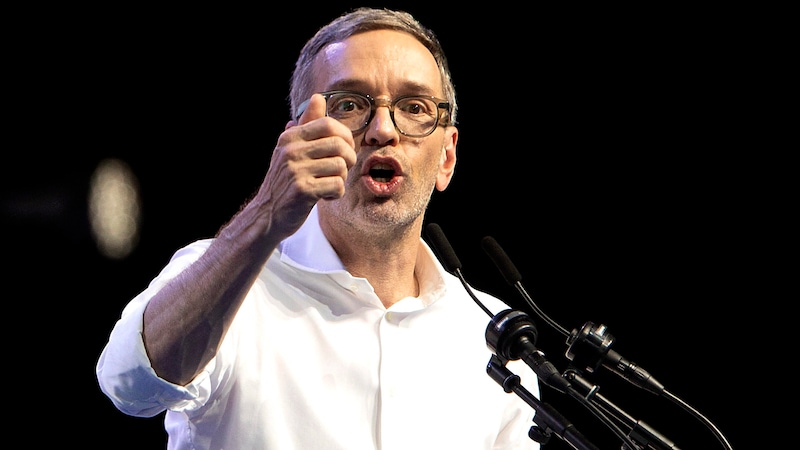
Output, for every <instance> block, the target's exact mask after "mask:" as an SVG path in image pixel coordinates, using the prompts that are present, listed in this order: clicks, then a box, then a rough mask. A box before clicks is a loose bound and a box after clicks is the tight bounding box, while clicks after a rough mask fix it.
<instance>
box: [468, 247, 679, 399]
mask: <svg viewBox="0 0 800 450" xmlns="http://www.w3.org/2000/svg"><path fill="white" fill-rule="evenodd" d="M481 246H482V247H483V250H484V251H485V252H486V254H487V255H489V257H490V258H491V259H492V261H493V262H494V264H495V266H497V269H498V270H499V271H500V273H501V274H502V275H503V278H505V280H506V282H507V283H508V284H510V285H512V286H514V287H516V288H517V291H519V293H520V294H521V295H522V297H523V298H524V299H525V301H526V302H527V303H528V305H529V306H530V307H531V308H532V309H533V310H534V311H535V312H536V314H538V315H539V316H540V317H541V318H542V319H544V320H545V321H546V322H547V323H549V324H550V325H551V326H552V327H553V328H555V329H556V330H558V331H560V332H561V333H562V334H564V335H565V336H567V344H568V345H569V348H568V349H567V352H566V357H567V358H568V359H569V360H570V361H572V362H573V363H575V364H576V365H578V366H580V367H582V368H583V369H584V370H587V371H589V372H594V371H595V370H596V369H597V367H599V366H600V365H601V364H602V365H603V366H604V367H606V368H608V369H609V370H611V371H612V372H614V373H616V374H617V375H619V376H621V377H622V378H624V379H626V380H628V381H629V382H631V383H632V384H634V385H635V386H638V387H640V388H642V389H644V390H646V391H649V392H652V393H654V394H656V395H660V394H661V393H662V392H663V391H664V385H662V384H661V383H659V382H658V381H656V379H655V378H653V377H652V376H651V375H650V374H649V373H648V372H647V371H646V370H644V369H642V368H641V367H639V366H638V365H636V364H634V363H632V362H630V361H628V360H626V359H625V358H623V357H622V356H621V355H620V354H619V353H617V352H616V351H614V350H611V349H610V347H611V344H612V343H613V342H614V337H613V336H612V335H611V334H610V333H607V332H606V327H605V325H599V326H595V325H594V323H592V322H587V323H586V324H584V326H583V328H581V329H580V330H572V332H571V333H567V330H566V328H564V327H562V326H560V325H559V324H557V323H556V322H555V321H553V320H551V319H550V318H549V317H548V316H547V315H546V314H544V312H543V311H542V310H541V309H540V308H539V307H538V306H537V305H536V303H534V301H533V299H532V298H531V296H530V295H529V294H528V292H527V291H526V290H525V287H524V286H523V285H522V281H521V280H522V275H520V273H519V271H518V270H517V268H516V267H515V266H514V263H512V262H511V259H510V258H509V257H508V255H506V252H505V251H503V249H502V248H501V247H500V244H498V243H497V241H496V240H495V239H494V238H492V237H491V236H486V237H484V238H483V240H482V241H481Z"/></svg>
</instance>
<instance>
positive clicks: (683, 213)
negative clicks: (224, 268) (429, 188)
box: [2, 3, 788, 449]
mask: <svg viewBox="0 0 800 450" xmlns="http://www.w3.org/2000/svg"><path fill="white" fill-rule="evenodd" d="M384 5H385V6H389V7H392V6H398V5H396V4H394V5H393V4H391V3H387V4H382V5H381V6H384ZM399 6H400V7H401V8H404V9H407V10H409V11H411V12H412V13H414V14H415V15H416V16H417V17H418V18H419V19H420V20H422V21H423V23H425V24H427V25H429V26H430V27H432V28H433V29H434V30H435V31H436V32H437V34H438V35H439V37H440V39H441V41H442V44H443V46H444V48H445V51H446V52H447V53H448V55H449V60H450V65H451V69H452V71H453V76H454V81H455V84H456V89H457V92H458V95H459V102H460V114H459V122H460V123H459V128H460V141H459V146H458V151H459V153H458V157H459V159H458V163H457V170H456V175H455V177H454V180H453V183H452V184H451V187H450V188H449V189H448V190H447V191H445V192H442V193H436V194H435V195H434V198H433V200H432V203H431V208H430V210H429V213H428V216H427V220H428V222H436V223H438V224H439V225H440V226H441V227H442V229H443V230H444V232H445V234H446V235H447V236H448V238H449V240H450V242H451V244H452V245H453V247H454V248H455V250H456V252H457V254H458V256H459V258H460V260H461V262H462V264H463V272H464V274H465V276H466V278H467V279H468V281H470V283H472V284H473V285H474V286H475V287H476V288H479V289H483V290H487V291H490V292H492V293H494V294H496V295H498V296H500V297H501V298H503V299H504V300H506V301H507V302H508V303H510V304H512V305H513V306H515V307H519V308H524V305H523V304H522V303H521V297H520V296H519V294H518V293H517V291H516V290H515V289H514V288H512V287H511V286H509V285H508V284H506V283H505V281H504V279H503V278H502V276H501V275H500V273H499V272H498V271H497V270H496V268H495V267H494V265H493V264H492V263H491V261H490V260H489V259H488V257H487V256H486V255H485V254H484V253H483V251H482V250H481V248H480V241H481V238H483V237H484V236H493V237H494V238H495V239H496V240H497V241H498V242H499V243H500V245H501V246H502V247H503V248H504V249H505V251H506V253H507V254H508V255H509V256H510V258H511V260H512V261H513V262H514V263H515V265H516V266H517V269H518V270H519V272H520V273H521V274H522V277H523V281H522V282H523V284H524V286H525V287H526V289H527V290H528V292H529V293H530V294H531V295H532V296H533V298H534V300H535V301H536V303H537V304H538V305H539V307H540V308H541V309H543V310H544V311H545V312H546V313H547V314H548V315H549V316H550V317H552V318H553V319H554V320H555V321H556V322H558V323H560V324H561V325H562V326H563V327H565V328H567V329H570V330H571V329H573V328H580V327H581V326H582V325H583V324H584V323H586V322H587V321H592V322H593V323H595V324H604V325H606V326H607V327H608V331H609V332H610V333H611V334H612V335H613V336H614V337H615V338H616V341H615V343H614V345H613V349H615V350H616V351H618V352H619V353H620V354H622V355H623V356H624V357H626V358H627V359H629V360H631V361H633V362H635V363H637V364H639V365H640V366H642V367H643V368H644V369H646V370H647V371H649V372H650V373H651V374H652V375H653V376H655V377H656V378H657V379H658V380H659V381H660V382H662V383H663V384H664V385H665V386H666V388H667V390H668V391H669V392H671V393H672V394H674V395H675V396H677V397H678V398H680V399H682V401H684V402H686V403H687V404H688V405H690V406H691V407H693V408H696V409H697V410H698V411H699V412H700V413H701V414H703V415H705V416H706V417H707V419H709V420H710V421H711V422H712V423H713V424H714V425H715V426H717V427H718V429H719V430H720V431H721V432H722V433H723V434H724V435H725V436H726V438H727V439H728V441H729V442H730V444H731V445H732V446H733V447H734V448H747V445H746V444H745V443H746V442H747V441H748V440H750V439H758V438H760V437H761V436H762V435H763V434H764V432H763V431H762V430H761V427H762V426H763V420H764V419H763V418H762V416H760V415H756V416H754V415H753V410H754V409H756V408H754V406H753V405H752V404H751V403H752V400H750V397H751V396H753V394H754V391H757V390H758V385H756V386H755V387H754V386H753V384H752V383H753V380H754V379H756V380H757V379H758V375H757V373H758V371H757V370H754V368H753V364H754V363H757V362H758V359H759V358H758V357H757V356H755V355H756V354H758V352H759V351H761V350H762V349H764V348H766V347H767V346H768V345H767V344H766V343H758V341H759V340H764V341H766V339H767V332H766V331H764V330H767V329H768V328H769V325H768V324H766V323H765V322H766V319H764V318H765V317H768V316H773V315H775V314H776V313H778V314H779V313H780V306H781V305H780V303H779V302H780V300H782V299H783V298H785V297H783V296H781V295H776V293H775V288H774V287H773V286H774V285H776V284H778V282H780V281H781V279H783V278H786V276H787V272H788V271H787V270H786V269H785V268H784V266H783V265H782V260H780V259H776V258H775V256H774V255H773V254H772V253H771V252H775V251H776V248H777V249H778V250H777V252H778V253H779V254H780V253H782V252H783V251H782V250H781V248H782V246H783V245H784V244H785V239H784V238H783V237H782V235H781V234H780V232H781V229H782V223H783V221H784V215H785V211H786V209H785V208H777V207H776V206H775V204H774V203H773V202H772V201H770V200H768V199H769V198H770V197H772V195H771V192H772V191H773V190H780V189H781V186H782V185H783V184H784V183H786V182H787V181H786V180H785V179H783V178H782V176H781V175H780V174H778V173H775V174H770V173H766V174H765V171H767V169H766V167H774V166H778V167H779V166H781V165H782V163H781V161H780V160H776V159H774V157H773V156H772V155H771V153H769V148H760V149H754V148H753V147H754V146H753V145H752V142H753V139H754V135H755V134H757V133H755V132H754V131H753V122H755V120H756V119H757V118H756V117H754V116H753V114H752V113H753V111H745V110H746V109H747V108H743V107H742V104H743V102H745V101H748V99H749V98H750V96H751V95H752V94H750V93H749V91H748V90H747V89H746V88H747V86H748V81H749V80H750V78H749V77H750V75H748V74H752V73H753V72H752V67H753V65H754V64H759V63H761V62H762V61H760V57H759V56H758V55H757V52H752V51H751V42H752V40H751V38H752V35H753V32H752V31H751V30H750V26H749V25H748V23H749V22H748V21H747V19H746V14H742V11H716V10H715V11H699V10H681V11H678V10H657V9H656V8H650V9H648V10H627V11H614V10H608V9H604V10H577V9H575V10H572V9H567V8H565V9H563V10H559V11H553V10H551V9H545V8H535V7H531V8H530V9H527V10H522V9H518V8H512V7H497V8H492V9H486V8H485V7H481V8H480V9H475V10H470V8H463V7H458V8H456V9H448V8H445V7H443V6H433V5H431V4H426V5H425V6H423V7H419V6H414V5H412V4H400V5H399ZM71 8H72V9H69V10H56V9H47V10H40V11H26V12H25V13H20V16H19V19H20V22H21V23H23V24H24V25H23V26H20V27H19V28H18V33H17V34H16V36H15V37H14V39H13V40H12V41H13V42H12V46H11V47H12V53H13V55H11V56H12V58H13V59H12V61H13V63H12V64H10V66H9V67H10V69H9V73H10V74H11V75H12V76H13V77H14V82H13V83H11V84H10V86H12V87H13V89H12V90H13V91H14V92H13V95H14V97H15V99H18V100H19V101H18V102H14V103H13V108H14V109H13V110H12V111H11V112H12V113H13V114H11V116H12V117H11V118H10V119H9V122H8V123H7V126H8V127H9V128H10V129H11V131H13V132H14V135H15V136H17V138H16V139H14V140H13V141H9V142H8V143H7V144H6V145H7V147H6V149H7V152H6V153H7V155H8V158H7V162H6V163H4V164H3V177H2V183H3V184H2V187H3V189H2V200H3V203H2V207H3V209H2V212H3V226H4V228H5V227H7V229H6V231H5V232H4V238H5V240H6V241H7V242H6V248H7V249H10V250H11V251H10V252H8V253H6V255H7V256H9V260H8V263H9V265H8V266H9V267H10V268H11V271H10V273H11V275H10V276H8V279H7V285H9V286H15V287H14V288H13V289H9V291H10V292H14V294H13V295H10V296H8V297H7V301H8V303H9V304H10V305H13V306H12V309H11V312H12V314H11V315H9V316H7V317H10V318H11V319H10V320H11V321H12V322H16V323H17V326H18V327H20V328H19V331H15V332H13V334H12V336H13V337H11V338H10V343H9V344H10V345H8V346H7V347H8V348H9V352H10V353H9V354H8V356H9V357H10V359H9V360H10V361H13V366H14V367H16V368H18V369H17V371H16V372H14V373H15V374H14V376H13V379H15V380H16V383H15V384H18V385H19V386H21V387H22V388H21V389H20V390H19V392H15V393H14V395H19V396H22V397H21V400H22V401H20V402H19V404H20V405H21V408H22V410H21V414H20V415H19V416H18V417H19V420H21V421H23V422H29V421H38V420H46V421H48V422H49V421H56V422H58V423H60V424H63V425H66V427H65V428H64V430H65V431H63V432H60V433H57V434H50V433H47V432H46V430H40V431H42V433H41V434H39V433H38V432H37V434H36V435H33V436H28V438H29V439H31V440H32V441H34V442H38V443H44V442H50V441H55V442H59V443H71V444H76V445H78V446H84V445H86V446H89V444H92V445H94V446H95V447H93V448H165V436H164V432H163V429H162V424H161V419H162V417H161V416H158V417H156V418H152V419H141V418H133V417H128V416H125V415H123V414H121V413H119V412H118V411H117V410H115V409H114V408H113V406H112V405H111V403H110V402H109V401H108V400H107V399H106V398H105V397H104V396H103V395H102V394H101V392H100V391H99V389H98V388H97V383H96V380H95V378H94V365H95V363H96V360H97V357H98V356H99V353H100V351H101V349H102V346H103V344H104V343H105V341H106V338H107V336H108V333H109V332H110V330H111V327H112V326H113V324H114V321H115V320H116V319H117V317H118V316H119V314H120V312H121V310H122V308H123V307H124V305H125V304H126V303H127V302H128V300H130V298H132V297H133V296H134V295H135V294H136V293H138V292H139V291H140V290H142V289H143V288H144V287H145V286H146V284H147V282H148V281H149V280H150V279H151V278H152V277H153V276H155V275H156V273H157V272H158V271H159V269H160V268H161V267H162V266H163V265H164V264H165V263H166V262H167V260H168V258H169V257H170V255H171V254H172V252H173V251H175V250H176V249H177V248H179V247H180V246H182V245H184V244H187V243H189V242H190V241H193V240H195V239H198V238H203V237H209V236H211V235H213V234H214V233H215V232H216V230H217V229H218V228H219V226H220V225H222V224H223V223H224V222H225V221H226V220H227V219H228V218H229V217H230V216H231V215H232V214H233V213H234V212H235V211H236V210H237V209H238V207H239V205H240V204H241V203H242V202H243V201H244V200H245V199H246V198H247V197H248V196H249V195H250V194H251V193H252V192H253V191H254V190H255V189H256V188H257V186H258V185H259V183H260V181H261V178H262V177H263V174H264V173H265V171H266V169H267V165H268V162H269V158H270V152H271V149H272V147H273V146H274V144H275V142H276V139H277V136H278V134H279V133H280V132H281V131H282V130H283V127H284V125H285V123H286V120H287V118H288V112H287V102H286V96H287V94H288V79H289V76H290V73H291V69H292V67H293V63H294V59H295V57H296V55H297V54H298V52H299V50H300V48H301V46H302V44H303V42H304V41H305V40H306V39H307V38H308V37H310V36H311V34H313V32H314V31H315V30H316V29H317V28H318V27H319V26H321V25H322V24H324V23H325V22H327V21H328V20H330V19H332V18H333V17H334V16H335V15H337V14H339V13H341V12H343V11H344V10H345V9H347V8H346V7H345V6H342V4H338V5H337V6H324V5H323V6H315V7H313V8H311V7H308V6H302V5H289V6H287V9H286V10H282V11H280V12H278V11H263V10H261V9H255V8H253V9H247V8H244V9H236V8H234V7H225V8H222V9H197V8H194V9H187V10H174V9H170V10H159V9H147V10H144V9H135V8H133V7H131V8H130V9H126V8H123V7H121V6H115V7H113V8H110V9H104V10H102V9H101V10H97V9H93V10H85V11H84V10H76V9H74V8H75V7H74V6H73V7H71ZM731 17H736V18H737V20H736V21H732V20H731ZM743 20H744V22H742V21H743ZM733 22H735V25H734V24H733ZM748 68H749V69H748ZM743 113H747V117H744V115H743ZM107 157H116V158H121V159H123V160H125V161H126V162H127V163H128V164H129V165H130V166H131V167H132V169H133V170H134V173H135V174H136V175H137V177H138V180H139V183H140V186H141V196H142V206H143V222H142V236H141V242H140V244H139V246H138V247H137V248H136V250H135V251H134V253H133V254H131V255H130V256H129V257H128V258H126V259H125V260H122V261H114V260H109V259H106V258H104V257H102V256H100V255H99V254H98V252H97V251H96V250H95V247H94V244H93V242H92V240H91V237H90V235H89V229H88V222H87V219H86V195H87V188H88V182H89V177H90V175H91V173H92V171H93V170H94V168H95V166H96V165H97V163H98V162H99V161H101V160H102V159H103V158H107ZM533 317H534V318H535V316H533ZM535 320H536V323H537V326H538V329H539V333H540V335H539V339H538V343H537V345H538V347H539V348H540V349H542V350H543V351H544V352H545V354H546V355H547V357H548V359H549V360H551V361H552V362H553V363H554V364H556V366H558V367H559V368H562V369H563V368H564V367H566V358H565V357H564V352H565V350H566V344H565V340H564V337H563V336H561V335H560V334H558V333H556V332H555V331H554V330H552V329H551V328H548V327H547V325H546V323H545V322H544V321H542V320H539V319H535ZM9 325H11V324H9ZM483 369H484V368H482V367H478V368H476V370H483ZM754 375H756V376H755V377H754ZM435 376H436V377H437V378H439V379H441V377H457V376H458V374H435ZM591 380H592V381H593V382H595V383H597V384H598V385H599V386H601V393H603V394H604V395H605V396H606V398H608V399H610V400H611V401H613V402H614V403H616V404H617V405H618V406H620V407H621V408H622V409H624V410H625V411H626V412H628V413H629V414H631V415H632V416H633V417H634V418H636V419H639V420H643V421H645V422H646V423H648V424H649V425H651V426H652V427H654V428H655V429H656V430H657V431H659V432H661V433H662V434H663V435H664V436H666V437H667V438H668V439H670V440H672V441H673V442H675V444H676V445H677V446H679V447H680V448H682V449H709V448H723V447H722V445H721V443H720V442H719V441H718V440H717V439H716V437H715V436H714V434H713V433H712V432H711V431H710V430H709V429H708V428H706V426H705V425H704V424H703V423H701V422H700V421H699V420H697V419H696V418H695V417H692V415H690V414H689V413H688V412H687V411H685V410H683V409H682V408H680V407H679V406H677V405H676V404H675V403H673V402H670V401H669V400H667V399H666V398H664V397H661V398H659V397H656V396H654V395H652V394H649V393H647V392H645V391H643V390H641V389H638V388H636V387H633V386H632V385H630V384H628V383H626V382H624V381H622V380H621V379H620V378H619V377H616V376H614V375H613V374H610V373H609V372H607V371H605V370H601V371H599V372H598V373H596V374H595V375H594V376H592V378H591ZM12 389H13V388H12ZM465 395H469V393H465ZM498 395H512V394H505V393H503V392H502V389H501V388H500V387H499V386H498ZM543 400H544V401H546V402H548V403H549V404H551V405H553V406H554V407H556V408H557V409H558V411H560V412H561V413H562V414H564V415H565V416H566V417H567V418H568V419H569V420H571V421H572V422H573V423H574V424H575V426H576V427H577V428H578V430H580V431H581V432H582V433H583V434H584V435H586V436H587V437H588V438H589V439H590V440H591V441H592V442H593V443H595V444H596V445H598V446H599V447H600V448H603V449H606V448H619V444H620V442H619V440H618V439H617V438H616V437H615V436H614V435H613V434H612V433H611V431H610V430H609V429H608V428H606V427H604V426H603V425H601V424H600V422H599V421H598V420H597V419H596V418H594V417H592V416H591V415H590V414H588V413H587V412H586V410H585V409H583V408H582V407H580V406H578V405H577V403H576V402H575V401H574V400H572V399H569V398H567V397H565V396H563V395H561V394H558V393H555V392H552V391H549V390H548V388H543ZM44 417H47V419H42V418H44ZM45 428H50V427H49V426H47V427H45ZM545 448H549V449H561V448H568V447H567V446H566V444H564V443H563V442H560V441H559V440H558V439H557V438H555V437H554V438H552V440H551V442H550V443H549V444H548V445H547V446H546V447H545Z"/></svg>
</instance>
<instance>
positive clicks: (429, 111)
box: [397, 98, 436, 116]
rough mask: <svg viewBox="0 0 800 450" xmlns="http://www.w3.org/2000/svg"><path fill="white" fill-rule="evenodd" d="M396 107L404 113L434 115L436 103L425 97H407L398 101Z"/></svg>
mask: <svg viewBox="0 0 800 450" xmlns="http://www.w3.org/2000/svg"><path fill="white" fill-rule="evenodd" d="M397 108H398V109H400V110H401V111H403V113H405V114H406V115H409V116H416V115H425V116H435V115H436V104H435V103H434V102H432V101H431V100H429V99H426V98H407V99H403V100H402V101H401V102H400V103H398V105H397Z"/></svg>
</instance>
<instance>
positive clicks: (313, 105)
mask: <svg viewBox="0 0 800 450" xmlns="http://www.w3.org/2000/svg"><path fill="white" fill-rule="evenodd" d="M320 117H325V97H323V96H322V94H314V95H312V96H311V97H310V98H309V99H308V100H306V101H304V102H303V103H301V104H300V106H298V107H297V114H295V118H294V122H295V125H303V124H305V123H308V122H311V121H312V120H315V119H319V118H320Z"/></svg>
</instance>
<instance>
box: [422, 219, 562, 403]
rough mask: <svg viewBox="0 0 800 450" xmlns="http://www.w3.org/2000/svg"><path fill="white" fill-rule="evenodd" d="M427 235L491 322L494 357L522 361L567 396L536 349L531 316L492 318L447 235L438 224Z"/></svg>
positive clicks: (512, 314)
mask: <svg viewBox="0 0 800 450" xmlns="http://www.w3.org/2000/svg"><path fill="white" fill-rule="evenodd" d="M425 231H426V234H427V236H428V237H429V238H430V240H431V243H432V245H433V247H434V249H435V250H436V252H437V254H438V255H439V257H440V258H441V259H442V265H443V266H444V267H445V270H447V271H448V272H450V273H453V274H454V275H456V276H457V277H458V278H459V279H460V280H461V283H462V284H463V285H464V288H465V289H466V290H467V293H469V295H470V296H471V297H472V299H473V300H475V302H476V303H477V304H478V306H480V307H481V308H482V309H483V310H484V311H485V312H486V314H488V315H489V317H491V318H492V319H491V321H490V322H489V325H488V326H487V327H486V344H487V346H488V347H489V348H490V349H491V350H492V353H495V354H496V355H498V356H501V357H503V358H505V359H507V360H517V359H521V360H523V361H524V362H525V363H526V364H527V365H528V366H529V367H530V368H531V369H533V371H534V372H535V373H536V375H537V376H538V377H539V379H540V380H541V381H542V382H543V383H544V384H546V385H548V386H550V387H552V388H554V389H556V390H557V391H559V392H562V393H563V392H566V391H567V389H568V388H570V384H569V381H567V380H566V379H565V378H563V377H562V376H561V374H560V373H559V372H558V370H557V369H556V367H555V366H554V365H553V364H552V363H551V362H549V361H547V360H546V359H545V357H544V354H543V353H542V352H541V351H540V350H539V349H537V348H536V339H537V337H538V336H539V333H538V331H537V330H536V326H535V325H534V324H533V322H531V321H530V320H529V319H528V315H527V314H525V313H523V312H521V311H515V310H511V309H506V310H504V311H501V312H500V313H498V314H496V315H494V314H492V313H491V311H489V309H488V308H486V306H484V305H483V303H481V302H480V300H478V298H477V297H476V296H475V294H474V293H473V292H472V289H471V288H470V287H469V285H468V284H467V282H466V279H465V278H464V276H463V274H462V273H461V261H459V259H458V256H456V252H455V250H453V247H452V246H451V245H450V241H448V240H447V237H446V236H445V235H444V232H443V231H442V228H441V227H440V226H439V225H438V224H435V223H430V224H428V226H427V228H426V229H425Z"/></svg>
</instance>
